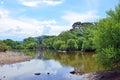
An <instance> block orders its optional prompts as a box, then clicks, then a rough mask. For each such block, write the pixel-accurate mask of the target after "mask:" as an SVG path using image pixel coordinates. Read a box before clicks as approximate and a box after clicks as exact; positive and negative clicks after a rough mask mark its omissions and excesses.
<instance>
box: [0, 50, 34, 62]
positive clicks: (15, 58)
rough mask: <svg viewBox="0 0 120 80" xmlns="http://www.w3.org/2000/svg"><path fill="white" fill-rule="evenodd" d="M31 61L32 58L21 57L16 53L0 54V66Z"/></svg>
mask: <svg viewBox="0 0 120 80" xmlns="http://www.w3.org/2000/svg"><path fill="white" fill-rule="evenodd" d="M31 59H32V57H30V56H23V55H21V54H20V53H18V52H11V51H7V52H0V64H11V63H16V62H22V61H29V60H31Z"/></svg>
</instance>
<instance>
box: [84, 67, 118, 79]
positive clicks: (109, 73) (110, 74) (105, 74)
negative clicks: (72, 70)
mask: <svg viewBox="0 0 120 80" xmlns="http://www.w3.org/2000/svg"><path fill="white" fill-rule="evenodd" d="M85 78H86V79H85V80H120V69H113V70H106V71H98V72H94V73H88V74H85Z"/></svg>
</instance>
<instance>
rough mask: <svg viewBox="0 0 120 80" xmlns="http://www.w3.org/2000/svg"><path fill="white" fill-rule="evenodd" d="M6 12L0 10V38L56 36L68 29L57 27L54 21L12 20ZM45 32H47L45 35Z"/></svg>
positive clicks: (22, 18)
mask: <svg viewBox="0 0 120 80" xmlns="http://www.w3.org/2000/svg"><path fill="white" fill-rule="evenodd" d="M8 13H9V12H8V11H7V10H2V11H1V10H0V36H1V38H2V36H4V37H6V38H7V37H9V38H13V37H16V40H17V38H20V39H23V38H26V37H29V36H32V37H34V36H40V35H43V34H47V35H58V34H59V33H60V32H62V31H64V30H68V29H70V27H67V26H58V25H57V24H56V21H55V20H45V21H40V20H36V19H32V18H24V17H21V18H18V19H13V18H11V17H9V15H8ZM46 31H48V32H47V33H46Z"/></svg>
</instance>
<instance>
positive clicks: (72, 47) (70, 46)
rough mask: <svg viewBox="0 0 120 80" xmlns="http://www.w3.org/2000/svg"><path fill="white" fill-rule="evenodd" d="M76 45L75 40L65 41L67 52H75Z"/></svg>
mask: <svg viewBox="0 0 120 80" xmlns="http://www.w3.org/2000/svg"><path fill="white" fill-rule="evenodd" d="M77 49H78V45H77V42H76V40H75V39H68V40H67V50H70V51H71V50H77Z"/></svg>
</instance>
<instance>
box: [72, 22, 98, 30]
mask: <svg viewBox="0 0 120 80" xmlns="http://www.w3.org/2000/svg"><path fill="white" fill-rule="evenodd" d="M95 24H96V23H95V22H84V23H81V22H75V23H74V24H73V25H72V27H73V29H80V28H81V27H83V26H90V25H95Z"/></svg>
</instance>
